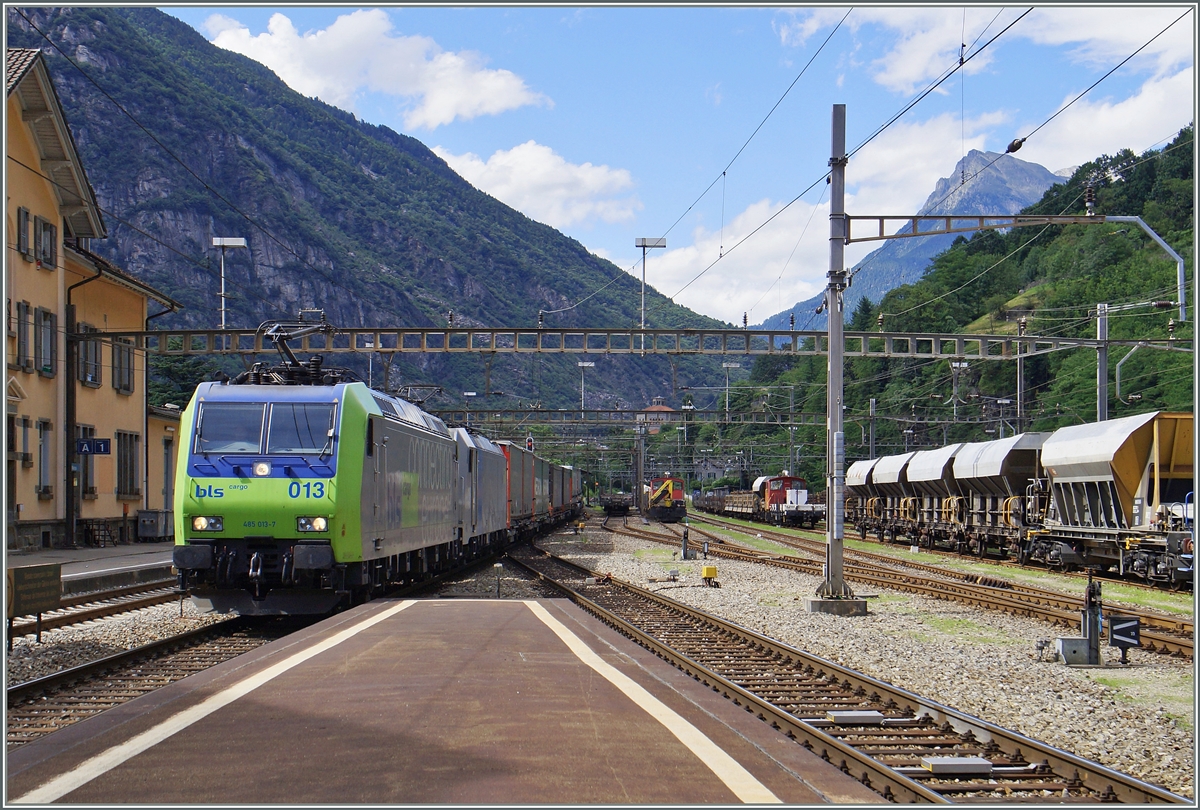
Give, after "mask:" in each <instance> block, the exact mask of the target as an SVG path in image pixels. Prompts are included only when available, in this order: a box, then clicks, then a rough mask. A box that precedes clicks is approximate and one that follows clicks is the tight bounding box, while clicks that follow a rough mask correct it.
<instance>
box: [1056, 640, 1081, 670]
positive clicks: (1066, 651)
mask: <svg viewBox="0 0 1200 810" xmlns="http://www.w3.org/2000/svg"><path fill="white" fill-rule="evenodd" d="M1056 646H1057V652H1058V655H1059V657H1060V658H1062V660H1063V663H1064V664H1086V663H1087V662H1088V640H1087V639H1086V638H1082V637H1079V636H1060V637H1059V638H1058V639H1057V645H1056Z"/></svg>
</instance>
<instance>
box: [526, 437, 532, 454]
mask: <svg viewBox="0 0 1200 810" xmlns="http://www.w3.org/2000/svg"><path fill="white" fill-rule="evenodd" d="M525 449H526V450H528V451H529V452H530V453H532V452H533V437H532V436H526V437H525Z"/></svg>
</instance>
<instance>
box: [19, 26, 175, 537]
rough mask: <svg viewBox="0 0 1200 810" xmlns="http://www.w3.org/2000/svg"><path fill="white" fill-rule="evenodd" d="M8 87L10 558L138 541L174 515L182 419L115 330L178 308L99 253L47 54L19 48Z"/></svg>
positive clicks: (89, 195)
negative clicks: (141, 530)
mask: <svg viewBox="0 0 1200 810" xmlns="http://www.w3.org/2000/svg"><path fill="white" fill-rule="evenodd" d="M5 79H6V88H7V102H6V103H7V116H6V119H7V129H6V133H5V134H6V142H5V154H6V158H7V159H6V164H7V165H6V167H5V168H6V171H5V177H6V186H5V192H6V195H7V200H6V205H5V233H6V236H7V239H6V245H5V252H4V285H5V289H4V292H5V299H6V302H7V343H6V347H5V361H6V370H7V385H6V390H5V393H6V416H7V419H6V430H7V442H8V446H7V456H6V458H7V464H6V467H5V484H6V501H5V506H6V513H7V532H6V534H7V548H8V550H9V551H10V552H11V551H21V550H32V549H38V548H51V547H62V546H67V545H71V544H74V545H77V546H82V545H87V544H93V543H100V542H104V543H110V542H120V541H125V542H131V541H132V540H134V539H136V538H137V536H138V513H139V512H140V511H143V510H155V509H157V510H161V509H169V504H170V498H169V490H170V488H171V484H170V482H169V481H168V480H167V475H166V473H165V472H164V471H165V470H171V469H173V463H172V457H173V454H174V453H175V452H177V447H176V446H175V442H176V433H175V431H174V430H173V429H172V427H175V426H177V425H178V420H179V417H178V412H177V411H176V412H174V413H172V411H171V410H170V409H157V408H156V409H148V408H147V399H146V388H147V376H146V355H145V352H144V351H142V350H140V349H138V348H137V347H135V346H134V345H132V344H125V343H120V342H115V341H114V340H112V339H106V338H104V337H103V333H104V332H109V331H141V330H145V329H147V328H148V320H149V319H150V318H153V317H157V314H160V313H156V314H154V315H152V314H151V302H157V304H158V306H157V307H154V309H161V310H162V312H163V313H165V312H173V311H175V310H177V309H178V308H179V304H178V303H176V302H175V301H173V300H171V299H170V298H169V297H167V296H166V295H164V294H163V293H161V292H159V291H157V290H155V289H154V288H153V287H151V286H149V285H148V284H145V283H144V282H141V281H139V280H137V279H136V278H134V277H132V276H131V275H129V274H128V273H126V272H124V271H123V270H121V269H120V268H118V267H116V266H114V265H113V264H111V263H110V262H107V261H105V260H104V259H103V258H101V257H100V256H97V255H96V254H94V253H92V252H91V250H90V249H89V248H90V245H91V240H93V239H102V238H104V237H105V236H107V232H106V230H105V225H104V221H103V218H102V217H101V215H100V209H99V206H98V204H97V202H96V196H95V193H94V192H93V190H92V187H91V184H90V183H89V181H88V178H87V175H86V173H85V172H84V167H83V164H82V163H81V161H80V159H79V155H78V152H77V150H76V147H75V142H74V139H73V138H72V135H71V131H70V129H69V128H68V126H67V121H66V118H65V116H64V114H63V110H62V105H61V104H60V102H59V99H58V95H57V93H56V92H55V90H54V85H53V83H52V82H51V79H50V74H49V72H48V71H47V69H46V64H45V60H44V58H43V57H42V55H41V53H40V52H39V51H36V50H26V49H9V50H8V51H7V52H6V75H5ZM164 307H165V309H163V308H164ZM90 333H97V336H96V338H95V339H91V340H89V339H87V335H88V334H90ZM71 334H74V335H75V336H76V339H74V340H68V335H71ZM172 417H173V419H174V425H172ZM80 440H83V441H84V444H83V445H80V444H79V442H80ZM97 440H99V441H97ZM105 440H107V441H105ZM151 445H153V446H151ZM81 449H82V450H85V451H86V450H90V451H93V452H84V453H79V452H78V451H79V450H81ZM96 450H100V451H104V450H107V452H94V451H96ZM164 493H167V496H166V497H164ZM72 514H73V515H74V517H75V520H74V521H72V520H69V517H70V516H71V515H72Z"/></svg>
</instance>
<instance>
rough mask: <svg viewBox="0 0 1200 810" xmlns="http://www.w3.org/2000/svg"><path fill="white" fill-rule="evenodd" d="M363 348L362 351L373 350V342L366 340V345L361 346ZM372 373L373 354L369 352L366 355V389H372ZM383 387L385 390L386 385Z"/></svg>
mask: <svg viewBox="0 0 1200 810" xmlns="http://www.w3.org/2000/svg"><path fill="white" fill-rule="evenodd" d="M363 348H364V349H374V348H375V341H373V340H368V341H367V342H366V343H364V344H363ZM374 373H375V352H371V353H370V354H368V355H367V388H374V385H373V383H372V381H373V377H374ZM383 387H384V388H385V389H386V388H387V385H386V384H385V385H384V386H383Z"/></svg>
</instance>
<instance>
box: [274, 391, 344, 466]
mask: <svg viewBox="0 0 1200 810" xmlns="http://www.w3.org/2000/svg"><path fill="white" fill-rule="evenodd" d="M333 417H334V405H333V404H332V403H328V402H276V403H274V404H272V405H271V422H270V425H269V427H268V428H267V452H268V453H327V452H331V451H332V450H333Z"/></svg>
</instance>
